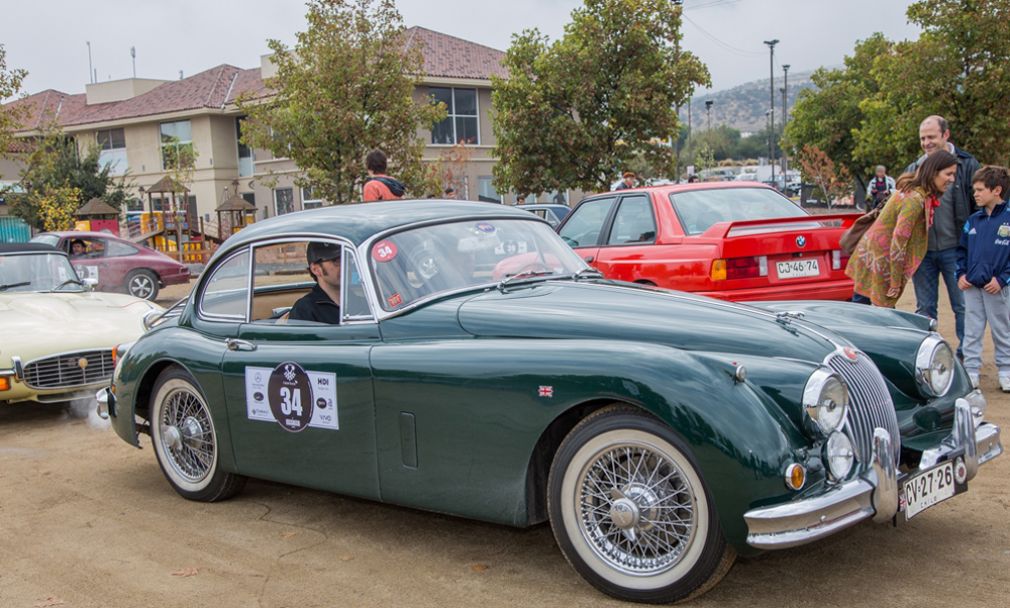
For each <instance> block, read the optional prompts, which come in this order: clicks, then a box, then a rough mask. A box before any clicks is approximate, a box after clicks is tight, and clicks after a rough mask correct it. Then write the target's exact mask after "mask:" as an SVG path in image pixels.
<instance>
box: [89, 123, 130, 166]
mask: <svg viewBox="0 0 1010 608" xmlns="http://www.w3.org/2000/svg"><path fill="white" fill-rule="evenodd" d="M95 137H96V139H97V140H98V149H99V150H101V152H99V155H98V162H99V164H101V166H103V167H108V168H109V174H110V175H123V174H125V173H126V170H127V169H128V168H129V166H128V165H127V160H126V134H125V133H124V131H123V129H106V130H104V131H98V132H97V133H96V134H95Z"/></svg>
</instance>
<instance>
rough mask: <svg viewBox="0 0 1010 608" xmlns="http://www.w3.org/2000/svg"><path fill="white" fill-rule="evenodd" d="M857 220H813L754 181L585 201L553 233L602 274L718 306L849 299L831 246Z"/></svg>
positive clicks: (841, 263) (838, 254)
mask: <svg viewBox="0 0 1010 608" xmlns="http://www.w3.org/2000/svg"><path fill="white" fill-rule="evenodd" d="M856 217H858V215H857V214H851V213H849V214H836V215H811V214H809V213H807V212H806V211H805V210H804V209H802V208H801V207H799V206H798V205H797V204H796V203H794V202H792V201H791V200H789V199H788V198H786V197H784V196H782V194H780V193H779V192H778V191H777V190H775V189H774V188H770V187H768V186H766V185H763V184H760V183H757V182H718V183H694V184H676V185H667V186H658V187H649V188H638V189H632V190H622V191H619V192H607V193H603V194H599V195H595V196H591V197H589V198H586V199H585V200H583V201H582V202H580V203H579V204H578V206H577V207H576V208H575V209H574V210H573V211H572V212H571V213H570V214H569V215H568V217H567V218H565V220H564V221H563V222H562V223H561V224H560V225H559V226H558V228H557V231H558V233H559V234H560V235H561V238H563V239H564V240H565V242H566V243H568V244H569V245H570V246H571V247H572V248H573V249H575V251H576V252H578V253H579V254H580V255H581V256H582V257H583V259H585V260H586V261H587V262H589V264H590V265H592V266H593V267H595V268H596V269H597V270H599V271H601V272H602V273H603V274H604V275H605V276H607V277H608V278H612V279H618V280H622V281H630V282H634V283H642V284H647V285H655V286H657V287H663V288H667V289H676V290H680V291H690V292H695V293H699V294H701V295H705V296H710V297H714V298H720V299H724V300H804V299H807V300H848V299H849V298H851V297H852V281H851V280H850V279H849V278H848V277H847V276H845V264H846V262H848V257H847V256H846V255H845V254H844V253H843V252H842V251H841V250H840V249H839V246H838V240H839V238H840V237H841V235H842V233H843V232H844V231H845V229H846V228H848V227H849V226H851V225H852V222H853V221H855V218H856Z"/></svg>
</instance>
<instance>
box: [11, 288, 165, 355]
mask: <svg viewBox="0 0 1010 608" xmlns="http://www.w3.org/2000/svg"><path fill="white" fill-rule="evenodd" d="M150 310H160V307H159V306H157V305H154V304H151V303H149V302H146V301H144V300H141V299H139V298H134V297H132V296H128V295H124V294H112V293H13V294H10V293H8V294H0V335H2V336H3V339H2V340H0V368H6V367H9V366H10V365H11V357H12V356H14V355H17V356H19V357H21V359H22V360H23V361H25V362H26V363H27V362H28V361H30V360H31V359H33V358H36V357H39V356H43V355H46V354H49V353H54V352H72V351H77V350H86V349H96V348H111V347H113V346H115V345H116V344H119V343H121V342H129V341H131V340H135V339H137V338H138V337H139V336H140V335H141V334H142V333H144V326H143V322H142V320H143V317H144V315H145V314H146V313H147V312H148V311H150Z"/></svg>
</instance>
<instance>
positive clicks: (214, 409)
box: [99, 201, 1002, 602]
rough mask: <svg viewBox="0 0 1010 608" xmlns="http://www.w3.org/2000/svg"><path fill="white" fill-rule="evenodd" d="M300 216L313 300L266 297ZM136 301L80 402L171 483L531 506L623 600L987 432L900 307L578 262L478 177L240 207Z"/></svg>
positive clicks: (950, 360) (673, 594) (991, 445)
mask: <svg viewBox="0 0 1010 608" xmlns="http://www.w3.org/2000/svg"><path fill="white" fill-rule="evenodd" d="M313 241H316V242H319V241H322V242H326V243H330V244H332V245H336V246H337V247H338V248H339V250H340V251H341V252H342V254H341V255H340V259H339V264H338V265H337V266H336V268H334V269H332V270H331V272H335V271H337V270H339V273H340V274H339V277H340V285H341V291H340V294H341V295H340V302H339V305H340V315H339V316H340V319H341V322H340V323H339V324H333V325H326V324H320V323H314V322H308V321H298V320H294V319H292V318H291V317H290V314H289V309H290V308H291V307H292V305H293V304H294V302H295V301H296V300H297V299H298V298H300V297H302V296H303V295H305V294H306V293H307V292H308V291H309V289H310V288H311V287H312V286H313V280H314V277H313V276H312V275H310V274H308V273H307V271H306V246H307V244H308V243H309V242H313ZM331 250H332V249H331ZM327 276H329V275H327ZM150 325H151V329H150V331H149V332H148V333H146V334H145V335H144V336H143V337H141V338H140V339H139V340H137V341H136V342H135V343H133V344H130V345H124V346H123V347H121V348H120V349H119V351H118V354H119V360H118V364H117V366H116V370H115V374H114V379H113V386H112V388H111V389H110V390H109V391H108V392H106V393H104V394H102V395H100V398H99V400H100V405H99V408H100V412H101V413H103V414H105V413H106V411H107V415H108V416H110V417H111V418H112V420H113V423H114V426H115V428H116V432H117V433H118V434H119V435H120V437H122V438H123V439H124V440H125V441H127V442H128V443H130V444H133V445H135V446H136V445H138V440H139V434H140V433H145V434H148V435H150V436H151V438H152V443H153V445H154V451H155V454H156V455H157V459H158V462H159V464H160V465H161V468H162V470H163V471H164V474H165V476H166V477H167V478H168V481H169V483H170V484H171V485H172V486H173V487H174V489H175V490H176V491H177V492H178V493H179V494H181V495H182V496H184V497H186V498H188V499H192V500H200V501H216V500H223V499H225V498H228V497H230V496H233V495H235V494H236V493H237V492H238V491H239V490H241V488H242V486H243V483H244V481H245V479H246V478H247V477H254V478H260V479H269V480H274V481H280V482H284V483H290V484H295V485H300V486H306V487H311V488H319V489H324V490H330V491H333V492H339V493H342V494H348V495H353V496H358V497H364V498H368V499H373V500H378V501H383V502H388V503H395V504H399V505H407V506H411V507H416V508H420V509H428V510H432V511H438V512H443V513H450V514H454V515H458V516H462V517H468V518H475V519H481V520H486V521H491V522H499V523H503V524H508V525H513V526H530V525H533V524H537V523H539V522H543V521H545V520H549V521H550V523H551V526H552V527H553V530H554V534H555V537H556V538H557V541H558V545H559V546H560V547H561V550H562V552H563V553H564V555H565V557H567V558H568V560H569V561H570V562H571V563H572V565H573V566H574V567H575V569H576V570H577V571H578V572H579V573H580V574H581V575H582V576H583V577H585V579H586V580H587V581H589V582H590V583H591V584H593V585H594V586H596V587H597V588H599V589H600V590H602V591H604V592H606V593H609V594H611V595H614V596H616V597H619V598H624V599H629V600H637V601H645V602H668V601H674V600H678V599H683V598H686V597H689V596H691V595H696V594H699V593H702V592H704V591H705V590H706V589H708V588H710V587H711V586H712V585H714V584H715V583H716V582H717V581H718V580H719V579H720V578H721V577H722V576H723V575H724V574H725V573H726V572H727V571H728V570H729V568H730V566H731V565H732V563H733V560H734V558H735V556H736V555H737V554H752V553H755V552H758V551H760V550H765V549H780V548H786V547H794V546H797V545H801V544H804V543H808V542H811V541H814V540H817V539H819V538H823V537H825V536H828V535H830V534H834V533H835V532H838V531H839V530H842V529H843V528H847V527H849V526H851V525H854V524H856V523H858V522H860V521H863V520H867V519H873V520H874V521H877V522H889V521H891V520H892V519H894V520H896V521H897V520H905V519H907V518H910V517H913V516H915V515H916V514H918V513H920V512H921V511H922V510H923V509H926V508H928V507H930V506H932V505H934V504H936V503H938V502H940V501H942V500H944V499H947V498H949V497H951V496H954V495H956V494H958V493H961V492H964V491H965V490H966V489H967V485H968V483H969V482H970V480H971V479H972V478H973V477H974V476H975V474H976V473H977V471H978V468H979V465H981V464H983V463H985V462H988V461H989V460H991V459H993V458H995V457H996V456H998V455H999V454H1000V453H1001V452H1002V446H1001V444H1000V433H999V429H998V428H997V427H996V426H994V425H992V424H989V423H986V422H983V420H982V418H983V415H984V411H985V399H984V398H983V396H982V394H981V393H980V392H979V391H977V390H974V391H973V390H972V387H971V383H970V381H969V379H968V376H967V374H966V373H965V372H964V369H963V368H962V367H961V366H960V365H959V364H958V363H957V361H956V360H955V359H954V357H953V355H952V353H951V349H950V348H949V347H948V345H947V344H946V343H945V342H944V341H943V339H942V338H940V336H939V335H937V334H936V333H934V332H933V331H932V329H933V328H932V327H931V322H930V321H929V320H928V319H925V318H922V317H918V316H916V315H912V314H909V313H905V312H901V311H894V310H887V309H881V308H873V307H870V306H858V305H851V304H843V303H828V302H776V303H774V304H769V305H765V306H760V307H757V306H743V305H738V304H733V303H729V302H722V301H716V300H710V299H707V298H703V297H697V296H692V295H688V294H684V293H679V292H674V291H666V290H661V289H654V288H649V287H645V286H639V285H634V284H628V283H619V282H614V281H609V280H605V279H603V278H601V277H600V276H599V275H598V274H597V273H596V272H595V271H593V270H592V269H590V268H589V267H588V266H587V265H586V264H585V263H584V262H583V260H581V259H580V258H579V257H578V256H577V255H576V254H575V253H574V252H573V251H572V250H571V249H569V248H568V247H567V246H566V245H565V244H564V243H563V242H562V241H561V240H560V239H559V238H558V237H557V236H556V235H555V234H554V232H552V231H551V228H550V226H549V225H548V224H547V223H546V222H545V221H543V220H541V219H539V218H537V217H535V216H533V215H531V214H529V213H527V212H525V211H521V210H514V209H509V208H506V207H503V206H501V205H488V204H482V203H463V202H448V201H423V202H422V201H408V202H388V203H372V204H367V205H348V206H341V207H329V208H323V209H317V210H312V211H305V212H300V213H293V214H290V215H285V216H282V217H278V218H274V219H270V220H266V221H263V222H259V223H257V224H255V225H253V226H250V227H248V228H246V229H244V230H243V231H242V232H240V233H239V234H237V235H235V236H233V237H231V238H230V239H228V241H227V242H226V243H225V244H224V245H223V246H222V247H221V249H220V250H219V251H218V252H217V254H216V255H215V256H214V259H213V260H211V262H210V263H209V265H208V266H207V269H206V271H205V272H204V273H203V276H202V277H201V279H200V281H199V283H198V284H197V285H196V287H195V289H194V291H193V294H192V296H191V297H190V298H189V299H188V300H187V301H185V302H183V303H181V304H180V305H178V306H176V307H174V308H173V309H171V310H169V311H168V312H167V313H165V314H164V315H163V316H162V317H161V318H159V319H152V320H151V322H150Z"/></svg>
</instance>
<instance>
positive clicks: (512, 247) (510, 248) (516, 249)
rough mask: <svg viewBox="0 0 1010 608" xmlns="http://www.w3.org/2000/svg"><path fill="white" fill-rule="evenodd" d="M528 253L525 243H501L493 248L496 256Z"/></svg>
mask: <svg viewBox="0 0 1010 608" xmlns="http://www.w3.org/2000/svg"><path fill="white" fill-rule="evenodd" d="M527 251H529V246H528V245H527V244H526V241H502V242H501V243H499V244H498V246H497V247H495V248H494V252H495V253H496V254H498V255H516V254H520V253H526V252H527Z"/></svg>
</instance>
